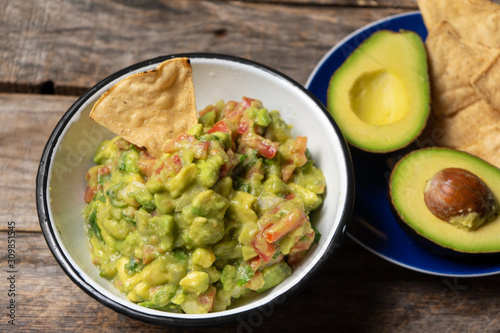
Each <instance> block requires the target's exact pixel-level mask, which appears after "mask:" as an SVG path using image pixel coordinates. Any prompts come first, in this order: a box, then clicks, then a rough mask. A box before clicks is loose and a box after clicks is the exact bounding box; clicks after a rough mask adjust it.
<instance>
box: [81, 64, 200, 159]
mask: <svg viewBox="0 0 500 333" xmlns="http://www.w3.org/2000/svg"><path fill="white" fill-rule="evenodd" d="M90 118H92V119H93V120H95V121H96V122H98V123H99V124H101V125H103V126H104V127H106V128H108V129H109V130H111V131H112V132H114V133H116V134H117V135H119V136H121V137H122V138H124V139H125V140H127V141H129V142H131V143H133V144H135V145H136V146H138V147H141V148H143V149H145V150H146V151H147V152H148V153H149V154H150V155H151V156H153V157H160V156H161V155H162V151H161V148H162V147H163V146H164V144H165V142H166V141H167V140H168V139H171V138H174V137H176V136H177V135H178V134H180V133H183V132H185V131H186V130H188V129H189V128H190V127H192V126H194V125H196V124H197V122H198V118H197V111H196V103H195V96H194V88H193V78H192V68H191V64H190V63H189V59H188V58H174V59H170V60H167V61H164V62H162V63H161V64H159V65H158V67H157V68H156V69H153V70H150V71H147V72H143V73H137V74H133V75H131V76H128V77H126V78H125V79H123V80H121V81H119V82H118V83H116V84H115V85H114V86H113V87H111V89H109V90H108V91H107V92H106V93H104V94H103V95H102V96H101V98H100V99H99V100H98V101H97V102H96V103H95V105H94V107H93V109H92V111H91V112H90Z"/></svg>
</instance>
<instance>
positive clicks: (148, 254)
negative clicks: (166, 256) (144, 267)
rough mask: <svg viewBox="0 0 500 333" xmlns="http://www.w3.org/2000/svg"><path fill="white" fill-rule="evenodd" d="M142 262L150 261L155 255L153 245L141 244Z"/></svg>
mask: <svg viewBox="0 0 500 333" xmlns="http://www.w3.org/2000/svg"><path fill="white" fill-rule="evenodd" d="M141 250H142V262H143V263H145V264H148V263H150V262H151V261H153V259H155V257H156V251H155V248H154V246H153V245H149V244H146V245H143V246H142V248H141Z"/></svg>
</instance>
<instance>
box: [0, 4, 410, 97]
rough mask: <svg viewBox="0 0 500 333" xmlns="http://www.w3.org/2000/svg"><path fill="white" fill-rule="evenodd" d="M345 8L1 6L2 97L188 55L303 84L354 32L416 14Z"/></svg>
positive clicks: (80, 87)
mask: <svg viewBox="0 0 500 333" xmlns="http://www.w3.org/2000/svg"><path fill="white" fill-rule="evenodd" d="M318 1H320V2H319V3H321V0H318ZM401 1H402V0H401ZM408 1H409V0H408ZM347 2H349V3H351V2H352V6H353V7H341V6H338V5H331V6H327V5H324V6H319V5H317V4H318V2H313V4H316V5H310V4H309V5H308V3H307V2H304V1H299V2H298V3H297V4H296V5H290V4H289V2H287V5H282V4H281V2H279V1H276V2H274V1H271V2H242V1H198V0H189V1H163V2H154V3H153V4H151V3H149V2H139V3H135V2H119V1H112V2H110V1H105V0H93V1H61V0H47V1H43V2H40V1H36V0H26V1H6V2H2V3H1V4H0V21H1V22H2V25H0V36H4V37H3V38H4V42H2V48H1V49H0V59H1V60H0V91H3V92H30V93H33V92H35V93H47V92H48V93H56V94H75V95H79V94H81V93H82V92H83V91H85V90H86V89H87V88H88V87H90V86H92V85H94V84H95V83H96V82H98V81H100V80H101V79H103V78H105V77H106V76H107V75H109V74H111V73H113V72H115V71H117V70H119V69H121V68H124V67H126V66H128V65H131V64H134V63H136V62H138V61H142V60H145V59H150V58H154V57H156V56H159V55H164V54H173V53H182V52H217V53H226V54H232V55H238V56H241V57H245V58H249V59H252V60H255V61H258V62H261V63H263V64H265V65H268V66H271V67H273V68H276V69H277V70H280V71H282V72H284V73H285V74H287V75H288V76H291V77H292V78H294V79H295V80H297V81H298V82H300V83H305V81H306V80H307V77H308V76H309V74H310V72H311V71H312V69H313V68H314V67H315V65H316V63H317V62H318V61H319V60H320V59H321V58H322V57H323V55H324V54H325V53H326V52H327V51H328V50H329V49H330V48H331V47H332V46H334V45H335V44H336V43H337V42H339V41H340V40H341V39H342V38H343V37H345V36H346V35H347V34H349V33H351V32H352V31H354V30H355V29H357V28H359V27H362V26H364V25H366V24H367V23H370V22H372V21H374V20H377V19H381V18H383V17H386V16H389V15H393V14H397V13H401V12H403V11H408V10H410V9H409V8H402V7H399V5H398V3H399V2H397V3H396V5H395V6H392V7H391V8H389V7H387V8H377V7H374V8H371V7H356V6H358V4H362V3H365V2H364V1H361V0H359V1H344V2H341V3H340V4H345V3H347ZM386 2H387V5H388V4H389V3H391V1H389V0H386ZM292 3H293V2H292ZM329 3H331V4H334V3H335V1H333V0H331V1H330V2H329ZM366 3H371V2H370V1H366ZM373 3H374V5H377V4H378V2H373ZM346 18H348V19H346Z"/></svg>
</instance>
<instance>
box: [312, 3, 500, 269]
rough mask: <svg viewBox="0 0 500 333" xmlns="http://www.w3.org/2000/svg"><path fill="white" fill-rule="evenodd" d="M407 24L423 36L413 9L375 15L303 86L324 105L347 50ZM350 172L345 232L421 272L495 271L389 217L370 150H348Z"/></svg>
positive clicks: (382, 166) (384, 181)
mask: <svg viewBox="0 0 500 333" xmlns="http://www.w3.org/2000/svg"><path fill="white" fill-rule="evenodd" d="M382 29H387V30H393V31H399V30H401V29H403V30H411V31H415V32H416V33H418V34H419V35H420V36H421V37H422V39H423V40H425V38H426V37H427V29H426V28H425V25H424V22H423V20H422V16H421V15H420V13H419V12H411V13H405V14H401V15H396V16H391V17H388V18H386V19H383V20H380V21H376V22H374V23H372V24H370V25H368V26H366V27H364V28H361V29H359V30H357V31H355V32H354V33H352V34H350V35H349V36H347V37H346V38H345V39H344V40H342V41H341V42H340V43H339V44H338V45H336V46H335V47H333V48H332V49H331V50H330V51H329V52H328V53H327V54H326V55H325V56H324V57H323V59H322V60H321V61H320V62H319V63H318V65H317V66H316V68H315V69H314V71H313V72H312V74H311V76H310V77H309V79H308V81H307V83H306V88H307V89H309V90H310V91H311V92H312V93H313V94H314V95H316V97H317V98H319V99H320V101H321V102H323V104H325V105H326V93H327V89H328V84H329V81H330V77H331V76H332V75H333V73H334V72H335V70H336V69H337V68H338V67H339V66H340V65H341V64H342V63H343V62H344V61H345V59H346V58H347V57H348V56H349V55H350V54H351V53H352V51H353V50H354V49H355V48H356V47H357V46H358V45H359V44H360V43H362V42H363V41H364V40H365V39H366V38H367V37H369V36H370V35H371V34H373V33H374V32H375V31H378V30H382ZM352 158H353V163H354V173H355V177H356V200H355V207H354V217H353V220H352V221H351V223H350V225H349V229H348V235H349V236H350V237H351V238H352V239H354V240H355V241H356V242H357V243H359V244H360V245H362V246H363V247H365V248H366V249H368V250H370V251H371V252H373V253H375V254H377V255H379V256H380V257H382V258H384V259H386V260H388V261H390V262H393V263H395V264H397V265H400V266H403V267H406V268H408V269H411V270H415V271H418V272H422V273H428V274H433V275H439V276H452V277H477V276H485V275H492V274H497V273H499V272H500V260H498V259H497V260H495V259H487V260H481V261H478V260H474V261H470V260H465V259H454V258H449V257H444V256H439V255H436V254H434V253H433V252H431V251H429V250H427V249H426V248H424V247H421V246H420V245H419V244H417V243H415V242H414V240H413V239H412V238H411V237H410V236H408V235H407V234H406V233H405V232H404V231H403V229H401V227H400V226H399V225H398V223H397V221H396V220H395V218H394V216H393V214H392V212H391V209H390V206H389V202H388V200H387V185H388V179H389V178H388V177H389V175H390V170H391V169H390V167H389V166H388V165H387V161H386V158H381V157H380V156H379V155H376V154H372V155H370V154H359V153H356V151H354V152H352Z"/></svg>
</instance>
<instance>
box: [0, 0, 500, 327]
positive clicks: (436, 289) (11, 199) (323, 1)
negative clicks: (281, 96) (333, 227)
mask: <svg viewBox="0 0 500 333" xmlns="http://www.w3.org/2000/svg"><path fill="white" fill-rule="evenodd" d="M495 2H497V3H498V2H500V0H495ZM415 9H417V6H416V0H247V1H236V0H222V1H216V0H187V1H178V0H163V1H154V2H151V1H132V0H111V1H105V0H92V1H83V0H74V1H64V0H46V1H36V0H26V1H15V0H7V1H2V2H0V22H2V24H0V42H1V44H0V45H2V47H1V48H0V171H1V172H0V248H1V250H0V256H1V260H2V265H1V267H2V269H1V270H0V281H3V282H2V284H0V289H1V294H2V297H0V309H2V310H1V311H0V313H1V314H2V315H1V316H0V318H2V319H1V320H0V332H10V331H19V332H199V331H203V332H209V333H210V332H214V333H215V332H283V331H301V332H302V331H306V332H309V331H317V332H499V330H500V303H499V302H498V300H497V298H498V295H499V293H500V280H499V279H500V277H499V276H497V275H495V276H488V277H481V278H469V279H453V278H446V277H439V276H430V275H426V274H422V273H418V272H414V271H411V270H408V269H405V268H403V267H400V266H397V265H394V264H393V263H390V262H388V261H386V260H383V259H381V258H379V257H377V256H375V255H374V254H372V253H370V252H368V251H366V250H365V249H363V248H361V247H360V246H359V245H357V244H356V243H354V242H353V241H352V240H351V239H349V238H346V239H345V241H344V243H343V245H342V247H341V248H340V249H339V251H338V252H337V253H336V255H335V256H334V257H333V258H332V260H330V261H328V263H327V265H326V267H325V268H324V269H323V270H322V271H321V272H319V274H318V275H317V276H316V277H315V278H314V279H313V280H312V282H311V283H310V284H309V285H308V286H306V287H305V288H304V289H303V290H302V291H301V292H300V293H298V294H297V295H294V296H293V297H292V298H290V299H289V300H288V301H286V302H285V303H283V304H281V305H280V306H277V307H275V308H268V309H267V311H266V312H255V313H253V314H252V315H251V316H250V317H249V318H248V319H247V320H244V321H239V322H235V323H230V324H227V325H222V326H217V327H211V328H207V329H204V330H200V329H198V330H194V329H192V328H190V327H185V328H182V329H173V328H163V327H159V326H154V325H149V324H145V323H143V322H140V321H137V320H134V319H130V318H128V317H126V316H123V315H121V314H118V313H116V312H114V311H113V310H111V309H108V308H106V307H105V306H103V305H101V304H100V303H98V302H97V301H95V300H94V299H93V298H91V297H90V296H88V295H87V294H86V293H85V292H84V291H82V290H81V289H80V288H78V287H77V286H76V285H75V284H74V283H73V282H72V281H71V280H70V279H69V278H68V277H67V276H66V275H65V274H64V272H63V270H62V269H61V268H60V266H59V265H58V263H57V262H56V260H55V259H54V257H53V256H52V254H51V252H50V250H49V248H48V246H47V244H46V242H45V240H44V237H43V235H42V234H41V232H40V228H39V224H38V217H37V213H36V203H35V178H36V173H37V169H38V162H39V159H40V156H41V154H42V151H43V148H44V145H45V142H46V140H47V139H48V137H49V136H50V133H51V132H52V130H53V128H54V126H55V125H56V123H57V122H58V121H59V119H60V117H61V116H62V115H63V114H64V112H65V111H66V110H67V109H68V107H69V106H70V105H71V104H72V103H73V102H74V101H75V100H76V98H77V97H76V96H77V95H80V94H81V93H83V92H84V91H85V90H86V89H87V88H89V87H90V86H92V85H94V84H95V83H96V82H98V81H100V80H101V79H103V78H104V77H106V76H107V75H109V74H111V73H113V72H115V71H117V70H119V69H121V68H123V67H125V66H128V65H131V64H133V63H135V62H138V61H141V60H144V59H148V58H153V57H156V56H158V55H164V54H170V53H179V52H218V53H228V54H233V55H238V56H242V57H246V58H249V59H252V60H255V61H258V62H261V63H264V64H266V65H268V66H271V67H274V68H276V69H278V70H280V71H282V72H283V73H285V74H287V75H289V76H291V77H292V78H294V79H296V80H297V81H299V82H300V83H305V81H306V79H307V77H308V75H309V73H310V72H311V71H312V69H313V68H314V66H315V64H316V63H317V62H318V61H319V60H320V59H321V57H323V55H324V54H325V53H326V52H327V51H328V50H329V49H330V48H331V47H332V46H333V45H334V44H335V43H337V42H338V41H340V40H341V39H342V38H344V37H345V36H346V35H347V34H348V33H350V32H352V31H354V30H356V29H358V28H360V27H362V26H364V25H365V24H367V23H369V22H372V21H373V20H376V19H380V18H383V17H386V16H389V15H393V14H397V13H401V12H406V11H411V10H415ZM25 93H28V94H25ZM46 94H50V95H46ZM61 95H68V96H61ZM9 221H15V222H16V229H15V230H16V239H15V240H16V263H15V268H16V273H15V275H16V286H15V288H16V304H17V305H18V307H17V309H16V324H17V325H16V326H15V327H13V326H11V325H8V324H7V319H8V317H7V316H6V314H7V309H6V306H7V303H6V302H7V301H8V300H7V297H6V294H7V291H8V288H9V285H8V282H9V281H8V279H9V277H10V273H8V272H7V254H8V252H7V244H8V243H7V241H8V238H7V237H8V225H7V223H8V222H9Z"/></svg>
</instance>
